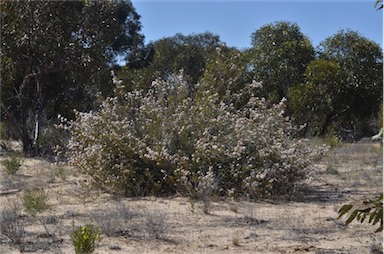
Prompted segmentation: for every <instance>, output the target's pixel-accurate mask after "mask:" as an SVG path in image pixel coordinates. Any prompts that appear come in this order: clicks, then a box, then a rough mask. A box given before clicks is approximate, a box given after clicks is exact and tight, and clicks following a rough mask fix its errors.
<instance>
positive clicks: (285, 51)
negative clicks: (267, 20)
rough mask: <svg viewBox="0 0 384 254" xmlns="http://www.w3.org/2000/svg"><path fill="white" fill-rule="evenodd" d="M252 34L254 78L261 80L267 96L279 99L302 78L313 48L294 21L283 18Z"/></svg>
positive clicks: (312, 55)
mask: <svg viewBox="0 0 384 254" xmlns="http://www.w3.org/2000/svg"><path fill="white" fill-rule="evenodd" d="M251 38H252V48H251V52H252V55H251V59H250V60H251V63H252V65H253V69H254V79H255V80H257V81H262V82H263V90H264V93H265V96H266V97H267V98H268V99H269V100H271V101H274V102H276V101H279V100H281V99H282V98H283V97H286V96H287V90H288V88H289V87H291V86H293V85H296V84H299V83H301V82H302V81H303V74H304V72H305V68H306V67H307V65H308V64H309V62H310V61H312V60H314V56H315V52H314V48H313V46H312V44H311V42H310V40H309V39H308V37H307V36H305V35H304V34H303V33H302V32H301V30H300V27H299V26H298V25H297V24H296V23H291V22H285V21H279V22H275V23H271V24H267V25H265V26H262V27H261V28H259V29H258V30H256V31H255V32H254V33H252V36H251Z"/></svg>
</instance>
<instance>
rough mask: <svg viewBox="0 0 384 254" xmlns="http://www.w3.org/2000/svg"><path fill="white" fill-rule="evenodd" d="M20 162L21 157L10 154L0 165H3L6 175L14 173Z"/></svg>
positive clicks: (21, 160)
mask: <svg viewBox="0 0 384 254" xmlns="http://www.w3.org/2000/svg"><path fill="white" fill-rule="evenodd" d="M22 162H23V158H22V157H20V156H17V155H16V154H12V155H11V156H10V157H8V158H5V159H4V160H2V161H1V165H2V166H3V167H4V171H5V172H6V173H7V174H8V175H14V174H16V172H17V171H18V170H19V169H20V167H21V164H22Z"/></svg>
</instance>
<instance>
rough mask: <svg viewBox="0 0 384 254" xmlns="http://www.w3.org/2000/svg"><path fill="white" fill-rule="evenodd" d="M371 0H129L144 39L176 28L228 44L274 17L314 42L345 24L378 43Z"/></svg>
mask: <svg viewBox="0 0 384 254" xmlns="http://www.w3.org/2000/svg"><path fill="white" fill-rule="evenodd" d="M374 3H375V0H338V1H337V0H334V1H332V0H328V1H325V0H324V1H321V0H317V1H315V0H307V1H304V0H302V1H297V0H296V1H292V0H291V1H289V0H280V1H276V0H270V1H267V0H264V1H260V0H248V1H234V0H233V1H228V0H194V1H193V0H188V1H187V0H173V1H170V0H168V1H165V0H132V4H133V6H134V7H135V8H136V11H137V13H138V14H139V15H140V16H141V19H140V20H141V23H142V33H143V34H144V35H145V38H146V40H145V41H146V43H148V42H150V41H155V40H158V39H161V38H163V37H169V36H173V35H175V34H176V33H182V34H184V35H188V34H192V33H202V32H206V31H209V32H212V33H213V34H217V35H219V36H220V39H221V41H223V42H225V43H226V44H227V45H228V46H233V47H237V48H239V49H242V48H248V47H250V46H251V39H250V36H251V34H252V33H253V32H254V31H256V30H257V29H258V28H260V27H261V26H263V25H266V24H269V23H272V22H274V21H291V22H295V23H297V24H298V25H299V26H300V28H301V31H302V32H303V33H304V34H305V35H306V36H308V37H309V38H310V39H311V41H312V44H313V46H317V45H318V44H319V43H320V42H321V41H322V40H324V39H325V38H327V37H329V36H332V35H334V34H335V33H337V32H338V31H339V30H341V29H347V28H350V29H352V30H355V31H358V32H360V34H362V35H363V36H365V37H367V38H368V39H370V40H373V41H375V42H376V43H378V44H379V45H380V47H381V48H383V11H382V10H381V11H376V10H375V8H374Z"/></svg>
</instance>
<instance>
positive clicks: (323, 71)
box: [288, 59, 341, 136]
mask: <svg viewBox="0 0 384 254" xmlns="http://www.w3.org/2000/svg"><path fill="white" fill-rule="evenodd" d="M339 72H340V67H339V65H338V64H337V63H335V62H331V61H326V60H322V59H320V60H314V61H311V62H310V63H309V65H308V66H307V68H306V70H305V73H304V77H305V79H306V82H305V83H301V84H296V85H294V86H292V87H291V88H289V90H288V97H289V109H290V112H291V113H292V117H293V118H294V119H295V121H296V123H298V124H305V128H304V132H305V133H304V134H305V135H310V136H318V135H324V132H325V131H324V130H323V128H324V125H325V123H326V122H327V121H328V119H327V118H328V116H329V115H330V114H331V113H332V112H333V111H334V107H335V105H334V104H335V103H336V101H337V100H338V99H339V98H338V96H340V95H339V94H338V91H340V90H341V84H340V81H339V80H340V78H339Z"/></svg>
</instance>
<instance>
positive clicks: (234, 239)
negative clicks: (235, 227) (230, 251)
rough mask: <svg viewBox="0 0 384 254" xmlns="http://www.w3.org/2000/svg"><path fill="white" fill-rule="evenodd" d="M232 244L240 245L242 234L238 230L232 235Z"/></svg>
mask: <svg viewBox="0 0 384 254" xmlns="http://www.w3.org/2000/svg"><path fill="white" fill-rule="evenodd" d="M232 244H233V246H237V247H238V246H240V236H239V232H236V233H235V235H234V236H233V237H232Z"/></svg>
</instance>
